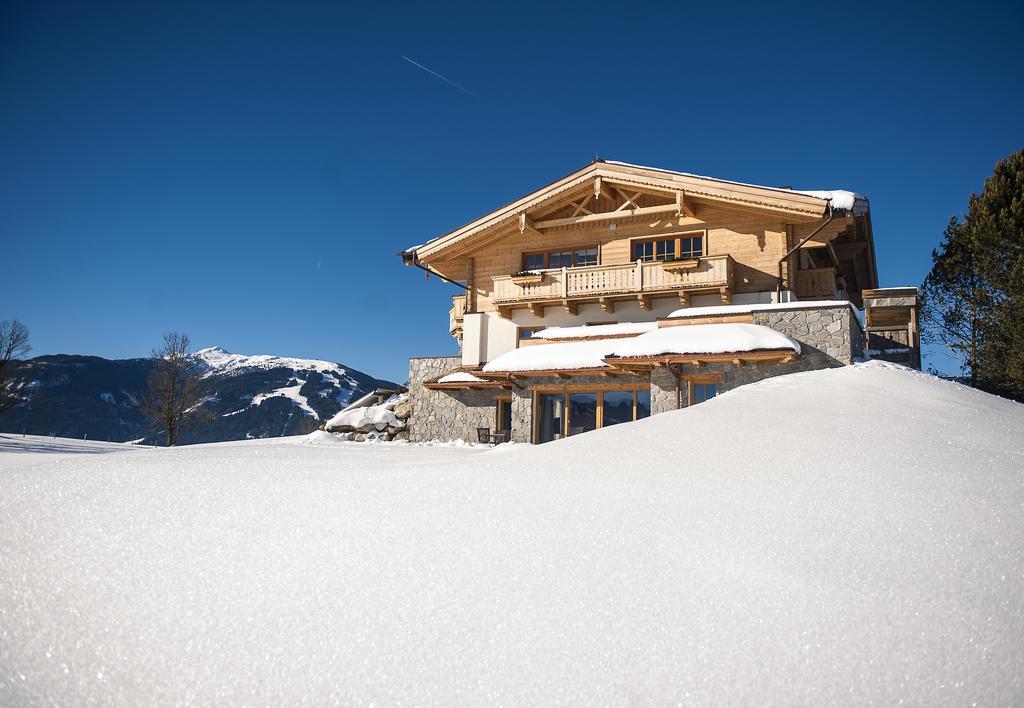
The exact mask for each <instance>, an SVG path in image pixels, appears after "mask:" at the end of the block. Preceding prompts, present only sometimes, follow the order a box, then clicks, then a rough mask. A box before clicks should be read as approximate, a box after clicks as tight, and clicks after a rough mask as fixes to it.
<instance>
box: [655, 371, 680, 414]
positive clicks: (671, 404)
mask: <svg viewBox="0 0 1024 708" xmlns="http://www.w3.org/2000/svg"><path fill="white" fill-rule="evenodd" d="M682 400H683V405H684V406H685V405H686V392H685V391H684V392H683V396H682ZM675 409H676V377H675V375H673V373H672V372H671V371H669V370H668V369H667V368H666V367H664V366H656V367H654V368H653V369H651V415H658V414H659V413H664V412H665V411H674V410H675Z"/></svg>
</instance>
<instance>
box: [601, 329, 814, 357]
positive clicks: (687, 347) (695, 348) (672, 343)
mask: <svg viewBox="0 0 1024 708" xmlns="http://www.w3.org/2000/svg"><path fill="white" fill-rule="evenodd" d="M762 349H791V350H793V351H794V352H796V353H797V354H799V353H800V344H799V343H798V342H797V341H796V340H794V339H791V338H790V337H787V336H786V335H784V334H782V333H781V332H777V331H775V330H774V329H772V328H771V327H765V326H764V325H755V324H703V325H701V324H698V325H683V326H677V327H662V328H661V329H656V330H654V331H653V332H648V333H647V334H643V335H640V336H639V337H635V338H633V339H629V340H625V341H623V340H621V339H620V340H617V345H616V346H615V347H614V355H615V356H621V357H643V356H658V355H661V354H732V353H739V352H752V351H758V350H762Z"/></svg>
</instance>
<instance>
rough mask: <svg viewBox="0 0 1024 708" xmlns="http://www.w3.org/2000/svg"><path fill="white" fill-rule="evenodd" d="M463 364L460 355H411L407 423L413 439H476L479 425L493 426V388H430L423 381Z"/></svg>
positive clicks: (424, 440)
mask: <svg viewBox="0 0 1024 708" xmlns="http://www.w3.org/2000/svg"><path fill="white" fill-rule="evenodd" d="M460 366H462V359H461V357H457V356H437V357H418V358H414V359H409V402H410V403H411V404H412V416H411V417H410V418H409V421H408V423H407V425H408V430H409V440H410V442H429V441H430V440H465V441H467V442H476V441H477V434H476V429H477V428H493V427H494V412H495V404H494V394H495V391H494V390H483V391H430V390H428V389H425V388H423V382H424V381H429V380H430V379H433V378H437V377H438V376H443V375H444V374H447V373H448V372H450V371H453V370H455V369H458V368H459V367H460Z"/></svg>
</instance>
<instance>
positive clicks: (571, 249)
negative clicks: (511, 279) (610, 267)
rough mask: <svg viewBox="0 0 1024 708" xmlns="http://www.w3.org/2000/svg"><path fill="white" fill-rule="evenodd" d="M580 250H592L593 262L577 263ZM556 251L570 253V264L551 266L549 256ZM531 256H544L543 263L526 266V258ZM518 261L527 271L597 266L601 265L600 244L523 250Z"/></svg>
mask: <svg viewBox="0 0 1024 708" xmlns="http://www.w3.org/2000/svg"><path fill="white" fill-rule="evenodd" d="M580 251H594V262H593V263H588V264H587V265H577V255H578V254H579V252H580ZM556 253H557V254H563V253H568V254H570V256H571V259H572V262H571V264H570V265H567V266H562V265H557V266H552V265H550V264H551V256H552V255H554V254H556ZM531 256H543V258H544V265H543V266H541V267H539V268H538V267H537V266H533V267H530V266H528V265H527V263H526V259H527V258H529V257H531ZM520 263H521V265H522V267H523V270H524V271H527V270H550V269H552V268H563V267H564V268H589V267H593V266H599V265H601V245H600V244H586V245H582V246H572V247H567V248H552V249H549V250H546V251H523V253H522V256H521V258H520Z"/></svg>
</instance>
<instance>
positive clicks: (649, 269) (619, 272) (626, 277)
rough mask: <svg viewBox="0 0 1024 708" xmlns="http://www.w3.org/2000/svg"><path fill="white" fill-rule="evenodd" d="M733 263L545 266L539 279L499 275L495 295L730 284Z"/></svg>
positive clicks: (551, 295)
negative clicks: (550, 268) (545, 268)
mask: <svg viewBox="0 0 1024 708" xmlns="http://www.w3.org/2000/svg"><path fill="white" fill-rule="evenodd" d="M733 265H734V261H733V259H732V257H731V256H728V255H725V256H708V257H706V258H701V259H700V260H699V262H698V264H697V267H696V268H694V269H692V270H687V269H681V268H679V267H678V266H675V265H673V264H671V263H661V262H652V263H628V264H623V265H610V266H590V267H587V268H568V269H563V270H546V271H544V274H543V279H542V280H541V282H539V283H531V282H523V281H520V282H518V283H517V282H515V279H513V277H512V276H511V275H500V276H496V277H494V279H493V281H494V298H493V299H494V302H497V303H514V302H530V301H536V300H560V299H564V298H585V297H602V296H606V295H619V294H628V293H642V292H664V291H672V290H689V289H702V288H718V287H731V286H732V280H733Z"/></svg>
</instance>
